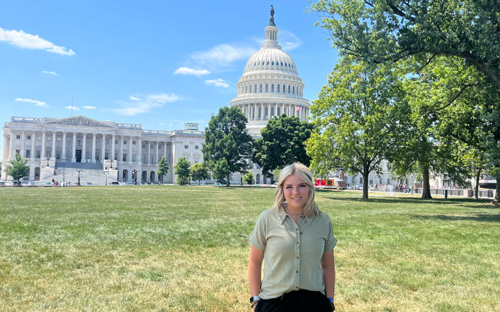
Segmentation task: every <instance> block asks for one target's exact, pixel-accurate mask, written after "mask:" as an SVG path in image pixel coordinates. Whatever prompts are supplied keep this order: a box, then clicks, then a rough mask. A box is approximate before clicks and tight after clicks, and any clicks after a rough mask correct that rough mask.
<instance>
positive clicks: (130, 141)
mask: <svg viewBox="0 0 500 312" xmlns="http://www.w3.org/2000/svg"><path fill="white" fill-rule="evenodd" d="M128 154H129V155H128V163H129V164H130V165H131V164H132V137H131V136H129V137H128Z"/></svg>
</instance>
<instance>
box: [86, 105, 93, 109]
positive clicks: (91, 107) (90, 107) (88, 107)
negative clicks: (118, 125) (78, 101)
mask: <svg viewBox="0 0 500 312" xmlns="http://www.w3.org/2000/svg"><path fill="white" fill-rule="evenodd" d="M83 109H95V106H88V105H87V106H84V107H83Z"/></svg>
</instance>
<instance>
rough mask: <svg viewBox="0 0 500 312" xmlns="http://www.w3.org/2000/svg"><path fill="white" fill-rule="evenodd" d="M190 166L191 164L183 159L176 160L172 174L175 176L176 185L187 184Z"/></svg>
mask: <svg viewBox="0 0 500 312" xmlns="http://www.w3.org/2000/svg"><path fill="white" fill-rule="evenodd" d="M190 165H191V164H190V163H189V161H188V160H187V159H186V158H185V157H181V158H179V159H178V160H177V163H176V164H175V171H174V173H175V174H176V175H177V184H180V185H185V184H189V177H190V175H191V172H190V171H189V166H190Z"/></svg>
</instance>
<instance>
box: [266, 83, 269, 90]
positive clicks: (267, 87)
mask: <svg viewBox="0 0 500 312" xmlns="http://www.w3.org/2000/svg"><path fill="white" fill-rule="evenodd" d="M266 92H269V85H268V84H267V83H266Z"/></svg>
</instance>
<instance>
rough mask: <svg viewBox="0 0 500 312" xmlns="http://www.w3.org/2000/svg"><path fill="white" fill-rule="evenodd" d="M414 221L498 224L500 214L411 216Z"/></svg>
mask: <svg viewBox="0 0 500 312" xmlns="http://www.w3.org/2000/svg"><path fill="white" fill-rule="evenodd" d="M413 217H414V218H416V219H424V220H430V219H437V220H443V221H477V222H500V214H494V215H491V214H477V215H475V216H447V215H435V216H418V215H416V216H413Z"/></svg>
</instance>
